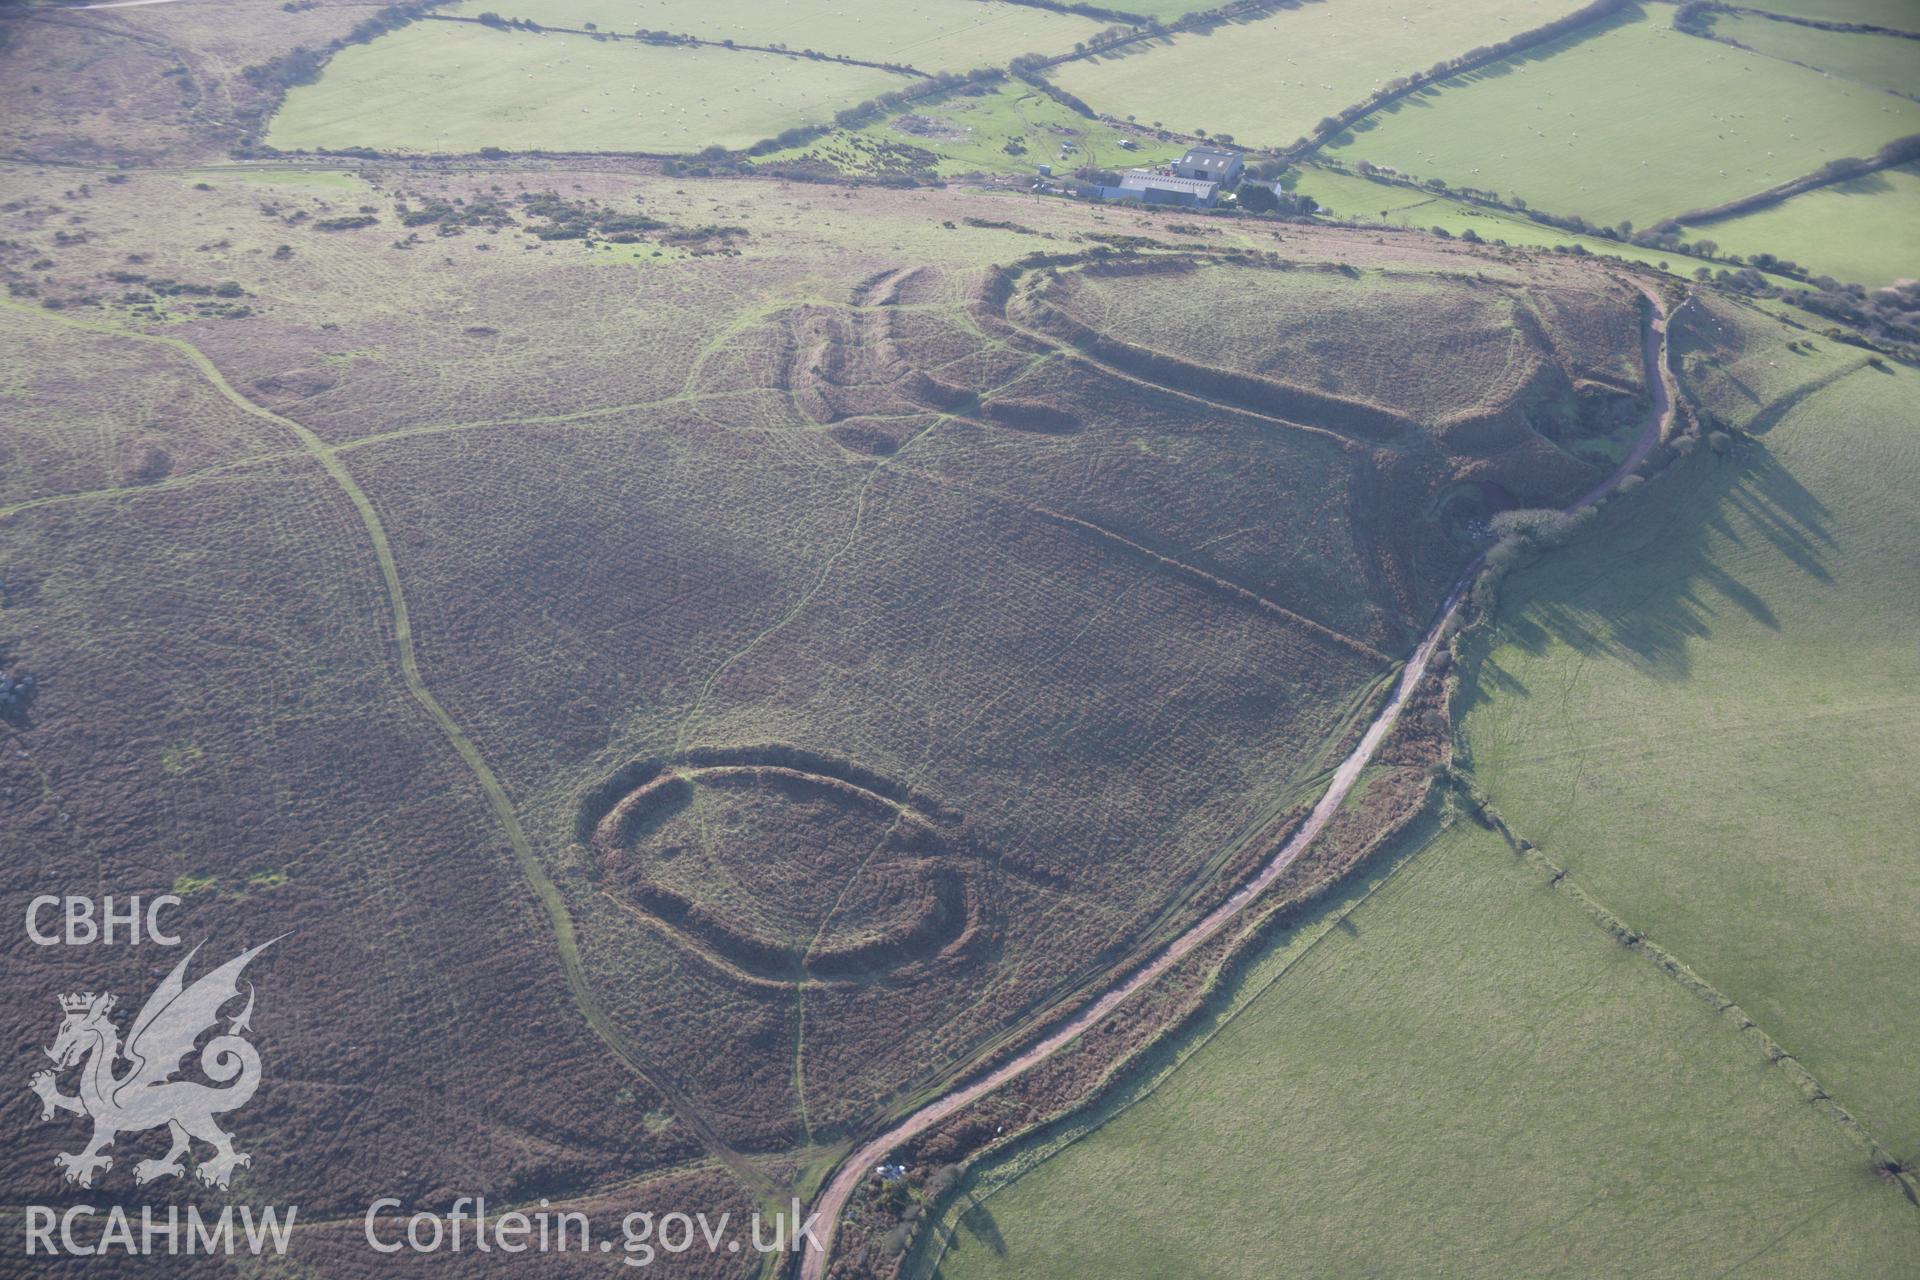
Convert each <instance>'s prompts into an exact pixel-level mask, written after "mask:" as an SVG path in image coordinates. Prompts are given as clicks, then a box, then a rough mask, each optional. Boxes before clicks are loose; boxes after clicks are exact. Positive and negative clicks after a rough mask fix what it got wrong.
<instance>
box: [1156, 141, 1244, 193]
mask: <svg viewBox="0 0 1920 1280" xmlns="http://www.w3.org/2000/svg"><path fill="white" fill-rule="evenodd" d="M1244 168H1246V162H1245V161H1243V160H1242V159H1241V158H1240V153H1239V152H1238V151H1229V150H1227V148H1225V147H1207V146H1199V147H1188V148H1187V154H1185V155H1183V156H1181V157H1180V158H1179V159H1178V160H1176V161H1174V162H1173V171H1174V173H1175V174H1176V175H1178V176H1179V177H1182V178H1197V179H1201V180H1203V181H1207V182H1217V183H1219V184H1220V185H1221V186H1223V187H1230V186H1232V185H1233V184H1234V182H1235V181H1236V180H1237V179H1238V178H1239V177H1240V171H1241V170H1242V169H1244Z"/></svg>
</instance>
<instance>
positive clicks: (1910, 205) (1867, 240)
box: [1693, 165, 1920, 286]
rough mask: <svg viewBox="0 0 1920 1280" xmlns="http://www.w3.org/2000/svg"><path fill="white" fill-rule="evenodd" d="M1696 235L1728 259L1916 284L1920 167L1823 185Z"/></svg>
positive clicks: (1864, 280)
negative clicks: (1781, 262) (1781, 261)
mask: <svg viewBox="0 0 1920 1280" xmlns="http://www.w3.org/2000/svg"><path fill="white" fill-rule="evenodd" d="M1693 234H1694V235H1695V236H1698V237H1707V238H1711V239H1713V240H1715V241H1717V242H1718V243H1719V244H1720V246H1721V248H1722V250H1723V251H1725V252H1728V253H1740V254H1754V253H1762V252H1764V253H1771V254H1774V255H1776V256H1778V257H1782V258H1791V259H1792V260H1793V261H1795V262H1798V263H1800V264H1801V265H1802V266H1804V267H1809V268H1811V269H1812V270H1813V271H1814V273H1815V274H1816V275H1830V276H1833V277H1835V278H1836V279H1840V280H1851V281H1857V282H1858V283H1860V284H1865V285H1870V286H1871V285H1883V284H1888V283H1891V282H1892V281H1894V280H1900V279H1910V278H1913V277H1916V276H1920V167H1915V166H1913V165H1907V166H1905V167H1903V168H1899V169H1882V170H1881V171H1880V172H1879V173H1873V174H1868V175H1867V176H1866V177H1864V178H1854V179H1853V180H1851V181H1849V182H1838V183H1835V184H1834V185H1832V186H1830V187H1821V188H1819V189H1818V190H1816V191H1809V192H1806V193H1805V194H1803V195H1797V196H1794V197H1793V198H1792V199H1790V200H1783V201H1782V202H1780V203H1779V204H1776V205H1773V206H1771V207H1769V208H1766V209H1761V210H1760V211H1758V212H1757V213H1749V214H1746V215H1744V216H1742V217H1738V218H1729V219H1727V220H1726V221H1724V222H1709V223H1703V224H1701V225H1700V226H1698V227H1695V228H1694V229H1693Z"/></svg>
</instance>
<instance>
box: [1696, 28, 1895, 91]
mask: <svg viewBox="0 0 1920 1280" xmlns="http://www.w3.org/2000/svg"><path fill="white" fill-rule="evenodd" d="M1908 12H1909V13H1910V14H1911V15H1912V17H1913V23H1914V24H1916V25H1920V12H1917V11H1915V10H1912V9H1909V10H1908ZM1713 34H1714V35H1716V36H1722V37H1725V38H1726V39H1728V40H1738V41H1739V42H1740V43H1741V44H1743V45H1745V46H1747V48H1749V49H1752V50H1753V51H1754V52H1755V53H1764V54H1766V55H1767V56H1768V57H1770V58H1783V59H1785V60H1787V61H1790V62H1799V63H1804V64H1805V65H1807V66H1810V67H1818V68H1819V69H1820V70H1822V71H1831V72H1833V74H1834V75H1836V76H1845V77H1846V78H1847V79H1849V80H1857V81H1859V82H1860V83H1861V84H1864V85H1867V86H1869V87H1871V88H1875V89H1892V90H1893V91H1895V92H1896V93H1903V94H1906V95H1907V96H1908V97H1913V96H1915V95H1917V94H1920V43H1916V42H1914V41H1912V40H1905V39H1902V38H1901V37H1899V36H1880V35H1866V34H1862V33H1858V32H1844V31H1822V30H1820V29H1819V28H1818V27H1807V26H1802V25H1800V24H1799V23H1797V22H1777V21H1775V20H1773V19H1772V18H1763V17H1759V16H1757V15H1754V14H1748V13H1716V14H1714V15H1713Z"/></svg>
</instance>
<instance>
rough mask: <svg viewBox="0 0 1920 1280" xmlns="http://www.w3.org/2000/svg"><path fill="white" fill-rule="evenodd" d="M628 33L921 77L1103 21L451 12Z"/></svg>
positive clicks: (639, 10)
mask: <svg viewBox="0 0 1920 1280" xmlns="http://www.w3.org/2000/svg"><path fill="white" fill-rule="evenodd" d="M489 11H491V12H493V13H498V14H500V15H501V16H502V17H506V18H532V19H533V20H534V21H536V22H542V23H545V24H547V25H548V26H566V27H583V26H585V24H587V23H589V22H593V23H598V24H599V27H600V29H601V30H602V31H608V32H616V33H627V32H632V31H634V30H635V29H637V28H641V27H644V28H646V29H648V30H651V31H670V32H672V33H674V34H675V35H683V34H684V35H691V36H695V37H698V38H699V39H702V40H733V41H736V42H737V43H740V44H759V45H785V46H787V47H788V48H790V49H795V50H799V49H813V50H815V51H817V52H819V53H826V54H846V55H848V56H850V57H855V58H861V59H864V60H866V61H868V62H891V63H901V64H905V65H907V66H912V67H918V68H919V69H920V70H922V71H929V72H933V71H968V70H971V69H972V68H974V67H989V66H993V67H997V66H1004V65H1005V64H1007V63H1008V62H1011V61H1012V60H1013V59H1015V58H1017V57H1019V56H1020V55H1021V54H1023V53H1036V52H1037V53H1065V52H1067V51H1068V50H1070V49H1072V48H1073V46H1074V45H1075V44H1076V43H1078V42H1079V41H1082V40H1085V39H1086V38H1087V37H1088V36H1090V35H1092V34H1093V33H1094V32H1096V31H1099V30H1101V28H1102V27H1104V26H1105V25H1106V24H1105V23H1100V22H1095V21H1093V20H1092V19H1091V18H1082V17H1080V16H1078V15H1076V14H1066V13H1054V12H1052V11H1050V10H1047V9H1036V8H1033V7H1031V6H1028V5H1018V4H1007V3H1004V2H1003V0H985V2H984V3H983V2H982V0H783V2H782V3H780V4H771V3H768V2H767V0H651V2H650V3H643V4H635V3H632V2H631V0H559V2H558V3H553V2H550V0H538V2H535V0H517V2H516V0H505V2H504V3H503V2H501V0H465V2H464V3H462V4H460V5H458V6H456V7H455V8H453V9H450V10H448V12H449V13H454V14H458V15H460V16H462V17H469V18H473V17H478V16H479V15H481V14H482V13H486V12H489Z"/></svg>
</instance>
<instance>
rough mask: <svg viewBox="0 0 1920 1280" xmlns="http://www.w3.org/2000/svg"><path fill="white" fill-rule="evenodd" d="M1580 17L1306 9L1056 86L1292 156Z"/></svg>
mask: <svg viewBox="0 0 1920 1280" xmlns="http://www.w3.org/2000/svg"><path fill="white" fill-rule="evenodd" d="M1577 7H1578V6H1577V5H1575V4H1573V3H1571V2H1570V0H1459V2H1458V3H1452V4H1448V5H1446V6H1444V7H1436V6H1434V5H1430V4H1421V3H1419V2H1418V0H1340V2H1339V3H1333V4H1306V5H1301V6H1298V7H1293V8H1282V9H1280V10H1278V11H1276V12H1274V13H1272V14H1270V15H1268V16H1266V17H1262V18H1259V19H1257V20H1253V21H1240V22H1228V23H1223V24H1222V25H1220V26H1217V27H1214V28H1213V29H1211V30H1210V31H1207V32H1183V33H1181V34H1178V35H1174V36H1170V37H1168V38H1166V39H1164V40H1157V41H1150V42H1143V43H1139V44H1134V45H1129V46H1127V47H1125V48H1124V49H1122V50H1120V51H1118V52H1115V53H1111V54H1104V55H1100V56H1097V57H1093V58H1083V59H1076V60H1074V61H1072V62H1067V63H1062V64H1061V65H1060V66H1057V67H1055V68H1053V69H1051V70H1050V71H1048V73H1047V75H1048V77H1049V78H1050V79H1051V80H1052V81H1053V82H1054V83H1055V84H1057V85H1059V86H1060V87H1061V88H1062V89H1065V90H1066V91H1067V92H1068V93H1071V94H1073V95H1075V96H1076V97H1078V98H1080V99H1082V100H1083V101H1085V102H1086V103H1087V104H1088V105H1089V106H1091V107H1093V108H1094V109H1095V110H1096V111H1104V112H1106V113H1107V114H1109V115H1113V116H1118V117H1123V118H1125V119H1128V120H1134V119H1137V120H1139V121H1141V122H1142V123H1159V124H1164V125H1165V126H1166V127H1167V128H1169V129H1174V130H1178V131H1180V132H1193V131H1196V130H1200V129H1205V130H1208V131H1210V132H1214V133H1227V134H1230V135H1232V136H1233V138H1234V139H1235V140H1236V141H1238V142H1239V143H1241V144H1242V145H1253V146H1284V145H1286V144H1288V143H1291V142H1292V141H1293V140H1294V139H1295V138H1298V137H1301V136H1303V135H1305V134H1308V133H1311V132H1312V130H1313V127H1314V125H1315V124H1317V123H1318V122H1319V120H1320V119H1321V118H1322V117H1323V116H1329V115H1332V114H1334V113H1335V112H1338V111H1339V110H1341V109H1342V108H1344V107H1349V106H1352V105H1353V104H1354V103H1356V102H1359V101H1360V100H1362V99H1363V98H1365V97H1366V96H1367V95H1368V94H1370V93H1372V92H1373V91H1374V89H1376V88H1378V87H1379V86H1380V85H1382V84H1385V83H1386V82H1387V81H1389V80H1392V79H1393V78H1395V77H1396V76H1404V75H1408V74H1411V73H1413V72H1416V71H1424V70H1425V69H1426V68H1428V67H1430V66H1432V65H1433V64H1434V62H1435V61H1437V60H1439V59H1442V58H1448V57H1453V56H1455V55H1458V54H1462V53H1465V52H1466V51H1467V50H1469V49H1471V48H1473V47H1474V46H1476V45H1482V44H1495V43H1498V42H1499V41H1501V40H1504V39H1507V38H1509V37H1511V36H1513V35H1516V34H1518V33H1519V32H1522V31H1525V30H1526V29H1528V28H1529V27H1537V26H1540V25H1541V24H1543V23H1546V22H1551V21H1552V20H1553V19H1555V18H1558V17H1561V16H1563V15H1564V14H1566V13H1569V12H1571V11H1572V10H1573V9H1575V8H1577Z"/></svg>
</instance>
